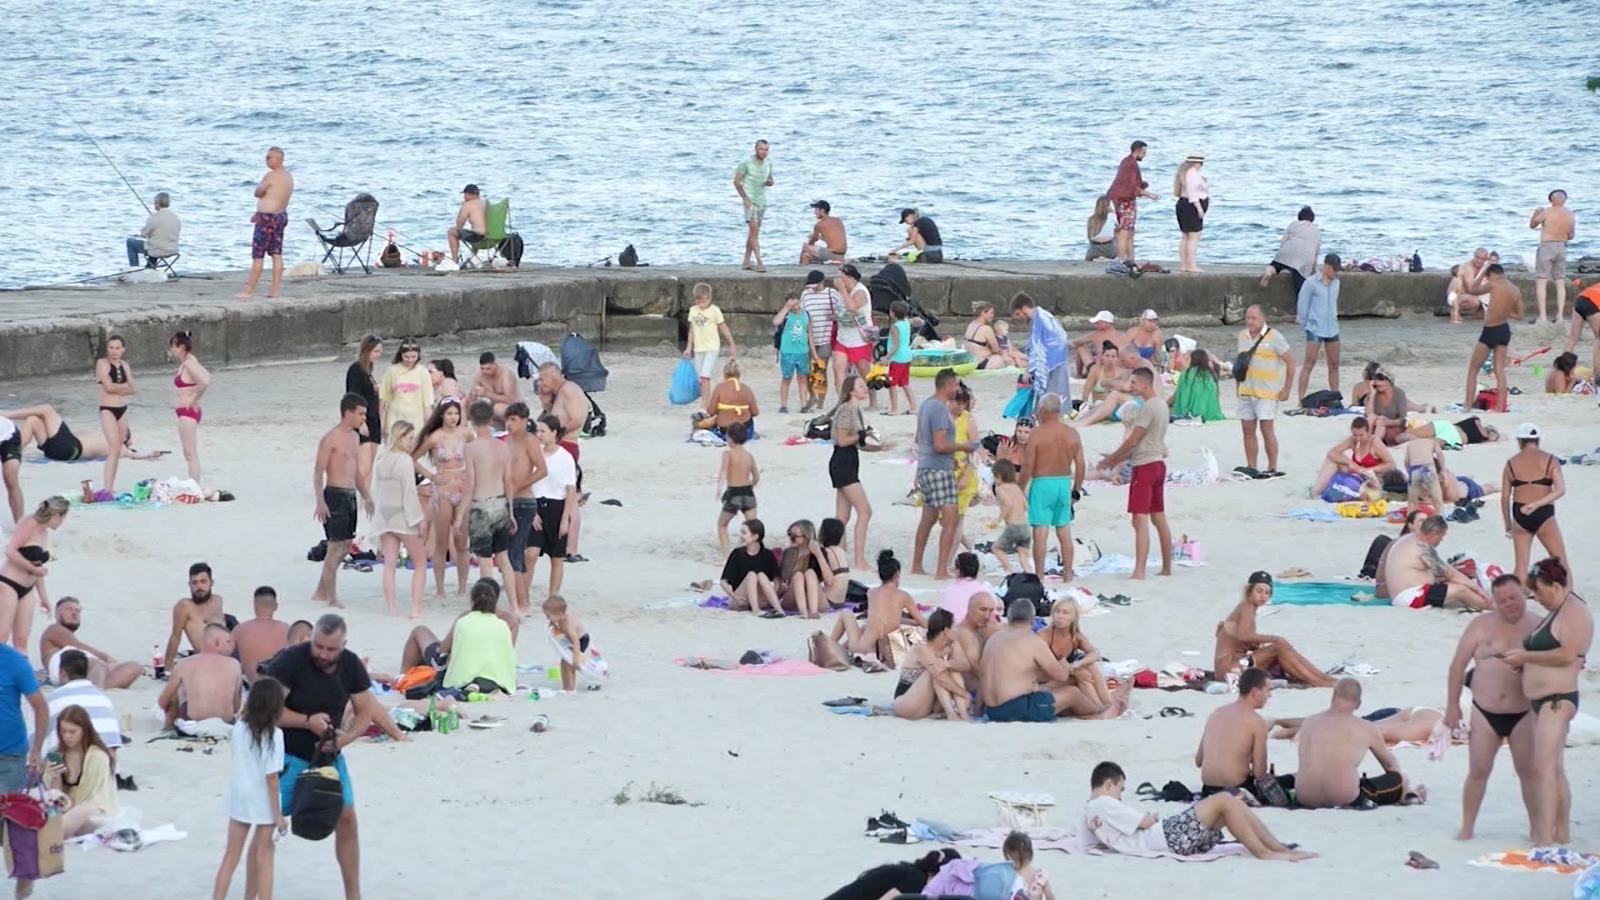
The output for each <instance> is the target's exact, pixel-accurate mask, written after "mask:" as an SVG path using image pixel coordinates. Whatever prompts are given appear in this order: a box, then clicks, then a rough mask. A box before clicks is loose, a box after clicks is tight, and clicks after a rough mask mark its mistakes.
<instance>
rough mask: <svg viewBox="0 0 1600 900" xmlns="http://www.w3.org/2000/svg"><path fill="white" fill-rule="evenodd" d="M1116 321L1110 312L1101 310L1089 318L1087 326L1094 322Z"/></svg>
mask: <svg viewBox="0 0 1600 900" xmlns="http://www.w3.org/2000/svg"><path fill="white" fill-rule="evenodd" d="M1116 320H1117V317H1116V316H1113V315H1112V314H1111V310H1109V309H1102V310H1100V311H1099V312H1097V313H1095V314H1094V315H1092V316H1090V317H1089V324H1091V325H1092V324H1094V323H1095V322H1115V321H1116Z"/></svg>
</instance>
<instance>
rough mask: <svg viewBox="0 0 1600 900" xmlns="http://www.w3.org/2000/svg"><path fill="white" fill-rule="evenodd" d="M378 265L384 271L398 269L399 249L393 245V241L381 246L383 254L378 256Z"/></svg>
mask: <svg viewBox="0 0 1600 900" xmlns="http://www.w3.org/2000/svg"><path fill="white" fill-rule="evenodd" d="M378 265H380V266H383V267H384V268H385V269H398V268H400V248H399V247H396V246H395V245H394V241H390V242H389V243H387V244H384V245H383V252H382V253H379V254H378Z"/></svg>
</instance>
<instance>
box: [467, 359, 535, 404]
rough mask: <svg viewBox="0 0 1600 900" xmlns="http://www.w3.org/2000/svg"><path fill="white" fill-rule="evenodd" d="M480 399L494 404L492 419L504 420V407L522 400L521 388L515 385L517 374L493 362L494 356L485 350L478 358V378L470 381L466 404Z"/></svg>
mask: <svg viewBox="0 0 1600 900" xmlns="http://www.w3.org/2000/svg"><path fill="white" fill-rule="evenodd" d="M479 397H482V398H484V399H486V400H488V401H489V402H490V403H493V404H494V418H496V419H504V418H505V416H506V407H507V406H510V405H511V404H513V403H516V402H517V401H518V400H521V399H522V388H521V387H519V386H518V385H517V373H515V372H513V371H511V370H510V369H508V368H506V367H505V366H503V365H501V364H500V363H497V362H495V361H494V354H493V353H490V352H489V351H487V350H485V351H484V352H483V353H482V354H480V355H479V356H478V377H477V378H474V379H473V380H472V390H471V392H469V393H468V394H467V402H468V403H471V402H472V401H473V400H476V399H477V398H479Z"/></svg>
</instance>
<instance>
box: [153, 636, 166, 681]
mask: <svg viewBox="0 0 1600 900" xmlns="http://www.w3.org/2000/svg"><path fill="white" fill-rule="evenodd" d="M150 667H151V668H152V669H154V670H155V673H156V678H157V679H160V678H161V677H162V676H164V675H165V674H166V672H167V668H166V666H164V665H162V662H161V645H160V644H152V645H151V651H150Z"/></svg>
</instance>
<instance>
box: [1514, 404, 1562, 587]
mask: <svg viewBox="0 0 1600 900" xmlns="http://www.w3.org/2000/svg"><path fill="white" fill-rule="evenodd" d="M1516 438H1517V452H1516V453H1513V454H1512V455H1511V458H1510V459H1508V460H1506V467H1505V472H1504V474H1503V475H1502V480H1503V481H1504V483H1505V486H1506V492H1505V494H1504V495H1503V496H1501V498H1500V517H1501V519H1502V520H1503V521H1504V522H1505V526H1506V534H1508V535H1510V536H1511V546H1512V549H1513V551H1514V553H1515V555H1516V565H1515V566H1513V567H1512V569H1511V571H1512V572H1513V573H1518V574H1520V573H1522V572H1526V571H1528V557H1529V551H1530V550H1531V549H1532V548H1533V539H1534V538H1538V539H1539V545H1540V546H1541V547H1543V548H1544V552H1546V553H1548V554H1550V555H1551V556H1553V557H1555V558H1556V559H1559V560H1561V562H1562V564H1563V565H1566V566H1567V567H1568V568H1571V565H1570V563H1569V562H1568V560H1567V544H1566V541H1565V540H1563V539H1562V537H1561V524H1560V523H1559V522H1557V521H1556V501H1557V500H1560V499H1561V498H1562V496H1564V495H1565V494H1566V493H1567V482H1566V479H1565V478H1563V477H1562V475H1561V461H1560V460H1558V459H1556V457H1555V455H1554V454H1551V453H1548V452H1546V451H1544V450H1541V449H1539V428H1538V426H1536V425H1534V424H1533V423H1532V422H1524V423H1522V424H1521V425H1518V426H1517V431H1516Z"/></svg>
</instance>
